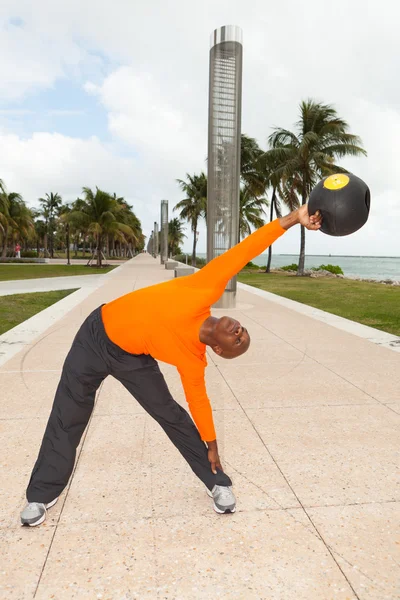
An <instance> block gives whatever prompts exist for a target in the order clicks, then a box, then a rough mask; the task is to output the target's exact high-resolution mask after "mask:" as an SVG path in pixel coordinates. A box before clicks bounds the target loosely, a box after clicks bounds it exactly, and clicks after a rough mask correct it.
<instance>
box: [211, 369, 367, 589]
mask: <svg viewBox="0 0 400 600" xmlns="http://www.w3.org/2000/svg"><path fill="white" fill-rule="evenodd" d="M221 376H222V377H223V378H224V379H225V377H224V376H223V374H222V373H221ZM225 381H226V379H225ZM226 383H227V385H228V386H229V388H230V389H231V392H232V393H233V395H234V396H235V393H234V391H233V389H232V387H231V386H230V385H229V383H228V381H226ZM235 398H236V400H237V402H238V404H239V406H240V407H241V408H242V411H243V413H244V415H245V416H246V418H247V419H248V421H249V422H250V424H251V426H252V427H253V429H254V431H255V432H256V434H257V436H258V438H259V439H260V441H261V443H262V444H263V446H264V448H265V449H266V451H267V452H268V454H269V456H270V457H271V459H272V461H273V462H274V464H275V466H276V467H277V469H278V470H279V472H280V474H281V476H282V477H283V479H284V481H285V482H286V485H287V486H288V487H289V488H290V490H291V492H292V494H293V495H294V497H295V498H296V500H297V502H298V503H299V505H300V509H299V510H302V511H303V513H304V514H305V516H306V517H307V519H308V520H309V522H310V526H311V527H312V529H313V530H314V532H313V535H315V536H316V537H317V538H318V539H319V540H320V541H321V542H322V543H323V545H324V546H325V548H326V550H327V551H328V552H329V554H330V556H331V558H332V560H333V561H334V562H335V564H336V567H337V569H338V570H339V571H340V573H341V575H342V577H343V578H344V579H345V580H346V582H347V584H348V586H349V587H350V589H351V590H352V592H353V593H354V595H355V596H356V598H357V599H358V600H360V598H359V596H358V595H357V593H356V590H355V589H354V587H353V585H352V583H351V581H350V579H349V578H348V576H347V575H346V573H345V572H344V570H343V569H342V567H341V565H340V564H339V562H338V560H337V558H336V556H335V554H336V555H338V556H340V557H341V558H342V559H343V560H345V559H344V558H343V557H342V556H341V555H339V554H337V553H336V552H334V551H333V549H332V548H331V547H330V546H329V545H328V543H327V542H326V540H325V539H324V537H323V536H322V534H321V532H320V531H319V529H318V527H317V525H316V524H315V523H314V521H313V519H312V517H311V515H310V514H309V513H308V511H307V508H306V506H304V504H303V503H302V501H301V500H300V498H299V496H298V495H297V493H296V491H295V489H294V488H293V486H292V485H291V483H290V481H289V479H288V477H287V476H286V475H285V473H284V471H283V469H282V468H281V466H280V465H279V463H278V461H277V460H276V458H275V457H274V455H273V454H272V452H271V450H270V449H269V448H268V446H267V444H266V443H265V441H264V440H263V438H262V436H261V435H260V433H259V432H258V430H257V427H256V425H255V424H254V422H253V421H252V419H251V418H250V416H249V415H248V414H247V412H246V410H245V409H244V408H243V406H242V405H241V403H240V401H239V400H238V398H237V397H236V396H235ZM274 501H275V503H276V504H278V505H279V502H278V501H277V500H275V499H274ZM288 514H290V513H288ZM302 525H303V527H307V526H306V525H304V524H302ZM310 532H311V530H310Z"/></svg>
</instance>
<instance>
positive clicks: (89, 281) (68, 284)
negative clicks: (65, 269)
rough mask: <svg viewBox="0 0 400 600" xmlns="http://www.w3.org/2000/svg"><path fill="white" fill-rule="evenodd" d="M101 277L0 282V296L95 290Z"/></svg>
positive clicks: (77, 276) (43, 278) (44, 278)
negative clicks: (82, 289)
mask: <svg viewBox="0 0 400 600" xmlns="http://www.w3.org/2000/svg"><path fill="white" fill-rule="evenodd" d="M102 277H104V275H73V276H71V277H42V278H40V279H18V280H14V281H0V296H10V295H12V294H27V293H29V292H51V291H53V290H72V289H75V288H82V287H85V288H86V287H93V288H96V287H98V285H99V282H100V281H101V278H102Z"/></svg>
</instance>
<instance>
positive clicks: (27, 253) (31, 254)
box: [21, 250, 38, 258]
mask: <svg viewBox="0 0 400 600" xmlns="http://www.w3.org/2000/svg"><path fill="white" fill-rule="evenodd" d="M37 257H38V253H37V252H36V250H23V251H21V258H37Z"/></svg>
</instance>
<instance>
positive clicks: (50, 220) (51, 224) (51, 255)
mask: <svg viewBox="0 0 400 600" xmlns="http://www.w3.org/2000/svg"><path fill="white" fill-rule="evenodd" d="M49 227H50V235H49V242H50V258H54V233H53V232H54V223H53V217H51V218H50V219H49Z"/></svg>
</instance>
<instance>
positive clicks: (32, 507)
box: [27, 502, 45, 510]
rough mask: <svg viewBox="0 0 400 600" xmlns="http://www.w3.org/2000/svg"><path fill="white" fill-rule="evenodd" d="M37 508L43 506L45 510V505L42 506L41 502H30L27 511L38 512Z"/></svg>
mask: <svg viewBox="0 0 400 600" xmlns="http://www.w3.org/2000/svg"><path fill="white" fill-rule="evenodd" d="M37 506H43V508H45V505H44V504H41V503H40V502H28V506H27V509H28V510H36V507H37Z"/></svg>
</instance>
